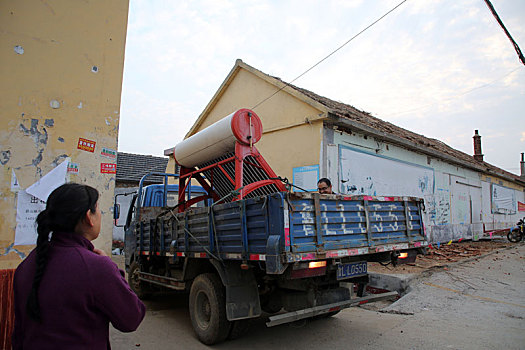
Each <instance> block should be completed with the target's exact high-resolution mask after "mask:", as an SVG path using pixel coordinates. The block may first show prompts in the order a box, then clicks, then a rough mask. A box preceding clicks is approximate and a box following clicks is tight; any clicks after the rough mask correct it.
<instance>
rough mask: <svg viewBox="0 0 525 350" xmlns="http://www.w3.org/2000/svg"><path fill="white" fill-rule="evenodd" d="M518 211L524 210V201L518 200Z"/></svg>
mask: <svg viewBox="0 0 525 350" xmlns="http://www.w3.org/2000/svg"><path fill="white" fill-rule="evenodd" d="M518 211H525V203H521V202H520V201H518Z"/></svg>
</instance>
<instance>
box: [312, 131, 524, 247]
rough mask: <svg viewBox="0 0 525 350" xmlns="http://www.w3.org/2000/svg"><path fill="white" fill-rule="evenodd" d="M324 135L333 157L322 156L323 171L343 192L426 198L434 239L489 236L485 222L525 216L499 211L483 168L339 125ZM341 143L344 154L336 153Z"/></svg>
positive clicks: (520, 196)
mask: <svg viewBox="0 0 525 350" xmlns="http://www.w3.org/2000/svg"><path fill="white" fill-rule="evenodd" d="M324 135H325V137H327V136H326V135H329V137H330V138H331V142H330V143H329V145H328V144H327V145H326V146H325V147H326V150H325V154H326V155H327V156H328V157H329V158H330V161H328V162H325V163H323V162H321V164H326V166H327V169H321V173H326V174H327V177H328V178H330V179H332V182H333V186H334V188H335V189H336V191H337V192H338V193H348V194H369V195H378V196H389V195H404V196H407V195H408V196H417V197H422V198H424V200H425V206H426V212H425V214H424V220H423V221H424V223H425V226H426V228H427V236H428V237H427V238H428V239H429V240H431V241H434V242H438V241H439V242H447V241H449V240H451V239H452V240H458V239H460V238H464V239H479V238H481V237H483V236H484V235H483V231H484V225H483V224H485V229H486V230H492V229H499V228H508V227H510V226H512V225H513V224H514V223H515V222H516V221H517V220H518V218H520V217H523V216H525V213H524V212H521V213H520V212H516V214H499V213H493V210H492V207H493V206H492V201H491V183H492V182H493V181H495V180H493V179H491V178H489V177H486V176H484V175H483V174H480V173H477V172H475V171H472V170H470V169H466V168H463V167H461V166H456V165H452V164H449V163H446V162H444V161H441V160H438V159H436V158H432V157H428V156H426V155H423V154H420V153H416V152H413V151H409V150H407V149H404V148H401V147H398V146H394V145H391V144H387V143H385V142H382V141H377V140H376V139H374V138H373V137H366V136H364V135H362V134H359V133H352V134H348V133H344V132H341V131H337V130H334V131H333V135H330V133H329V132H325V133H324ZM323 144H324V143H323ZM336 147H337V148H338V149H339V154H338V156H337V158H336V159H334V158H335V155H334V148H336ZM321 153H323V152H321ZM336 160H337V166H335V164H334V163H335V162H336ZM354 183H355V189H352V185H353V184H354ZM422 183H424V184H425V186H423V188H424V189H423V190H422V187H421V186H422V185H421V184H422ZM509 191H512V193H513V195H514V198H515V200H516V203H517V201H518V200H519V201H521V202H524V196H525V194H524V192H522V191H519V190H516V189H509ZM507 197H508V196H507ZM485 236H488V234H487V235H485Z"/></svg>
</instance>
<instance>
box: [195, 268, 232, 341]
mask: <svg viewBox="0 0 525 350" xmlns="http://www.w3.org/2000/svg"><path fill="white" fill-rule="evenodd" d="M225 299H226V298H225V293H224V286H223V285H222V282H221V280H220V278H219V276H217V275H216V274H213V273H205V274H202V275H199V276H197V278H195V280H194V281H193V284H192V286H191V290H190V302H189V306H190V318H191V324H192V325H193V329H194V330H195V333H196V334H197V337H198V338H199V340H200V341H201V342H203V343H204V344H207V345H212V344H216V343H219V342H221V341H223V340H225V339H226V337H227V336H228V334H229V332H230V326H231V324H230V322H229V321H228V319H227V318H226V301H225Z"/></svg>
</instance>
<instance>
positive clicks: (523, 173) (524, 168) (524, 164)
mask: <svg viewBox="0 0 525 350" xmlns="http://www.w3.org/2000/svg"><path fill="white" fill-rule="evenodd" d="M520 169H521V173H520V177H521V178H522V179H523V180H525V160H523V153H521V162H520Z"/></svg>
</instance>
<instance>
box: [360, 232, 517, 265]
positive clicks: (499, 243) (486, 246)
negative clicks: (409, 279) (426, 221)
mask: <svg viewBox="0 0 525 350" xmlns="http://www.w3.org/2000/svg"><path fill="white" fill-rule="evenodd" d="M515 245H516V243H511V242H509V241H508V240H507V238H503V237H502V238H499V237H498V238H496V237H495V238H494V239H492V240H482V241H461V242H455V243H451V244H450V245H447V244H446V243H445V244H440V245H439V247H438V245H436V244H433V245H432V246H430V247H429V248H428V249H427V255H418V256H417V258H416V261H415V262H414V263H407V264H400V265H398V266H396V267H393V266H392V265H391V264H389V265H387V266H382V265H381V264H379V263H373V262H372V263H368V271H369V272H376V273H386V274H389V273H391V274H392V273H396V274H403V273H416V274H417V273H420V272H423V271H425V270H428V269H430V268H439V267H444V266H447V265H450V264H451V263H456V262H460V261H464V260H466V259H476V257H481V256H485V255H487V254H489V253H492V252H493V253H494V256H493V257H492V259H493V260H494V261H496V260H498V259H499V258H498V256H497V254H498V251H500V250H502V249H505V248H509V247H512V246H515ZM522 258H523V257H522Z"/></svg>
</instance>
